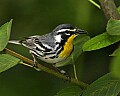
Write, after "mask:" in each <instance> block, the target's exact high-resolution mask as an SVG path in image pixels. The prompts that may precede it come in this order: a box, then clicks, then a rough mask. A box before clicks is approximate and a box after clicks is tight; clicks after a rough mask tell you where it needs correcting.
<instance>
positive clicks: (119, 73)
mask: <svg viewBox="0 0 120 96" xmlns="http://www.w3.org/2000/svg"><path fill="white" fill-rule="evenodd" d="M111 72H112V74H113V75H114V76H115V77H118V78H120V48H118V49H117V53H116V56H115V57H114V58H113V59H112V62H111Z"/></svg>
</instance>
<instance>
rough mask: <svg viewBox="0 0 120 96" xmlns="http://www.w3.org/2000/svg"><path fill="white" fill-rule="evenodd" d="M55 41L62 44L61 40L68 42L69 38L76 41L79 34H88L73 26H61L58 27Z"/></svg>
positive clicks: (55, 32)
mask: <svg viewBox="0 0 120 96" xmlns="http://www.w3.org/2000/svg"><path fill="white" fill-rule="evenodd" d="M53 33H54V34H55V39H56V41H57V42H61V40H64V41H66V40H68V38H70V37H71V38H72V39H74V38H75V37H76V36H77V35H79V34H86V33H87V32H86V31H84V30H81V29H79V28H77V27H76V26H73V25H71V24H61V25H58V26H57V27H56V28H55V29H54V30H53Z"/></svg>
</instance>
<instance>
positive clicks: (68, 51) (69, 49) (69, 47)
mask: <svg viewBox="0 0 120 96" xmlns="http://www.w3.org/2000/svg"><path fill="white" fill-rule="evenodd" d="M76 36H77V35H75V34H74V35H72V36H70V37H69V38H68V40H67V41H66V42H65V45H64V47H63V48H64V50H63V51H62V52H61V53H60V54H59V57H60V58H67V57H68V56H69V55H70V54H71V52H72V50H73V40H74V38H75V37H76Z"/></svg>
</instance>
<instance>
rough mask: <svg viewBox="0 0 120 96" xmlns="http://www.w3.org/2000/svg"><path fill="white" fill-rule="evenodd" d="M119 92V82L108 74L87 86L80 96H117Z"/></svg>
mask: <svg viewBox="0 0 120 96" xmlns="http://www.w3.org/2000/svg"><path fill="white" fill-rule="evenodd" d="M119 92H120V80H119V79H117V78H115V77H113V76H112V74H111V73H108V74H106V75H104V76H102V77H101V78H99V79H98V80H96V81H95V82H93V83H92V84H91V85H89V86H88V87H87V88H86V90H85V91H84V92H83V95H82V96H117V95H118V93H119Z"/></svg>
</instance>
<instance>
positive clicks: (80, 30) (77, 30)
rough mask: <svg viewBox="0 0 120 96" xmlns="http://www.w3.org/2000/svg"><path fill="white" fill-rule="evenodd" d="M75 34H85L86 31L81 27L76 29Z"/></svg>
mask: <svg viewBox="0 0 120 96" xmlns="http://www.w3.org/2000/svg"><path fill="white" fill-rule="evenodd" d="M75 34H87V31H85V30H82V29H76V31H75Z"/></svg>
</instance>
